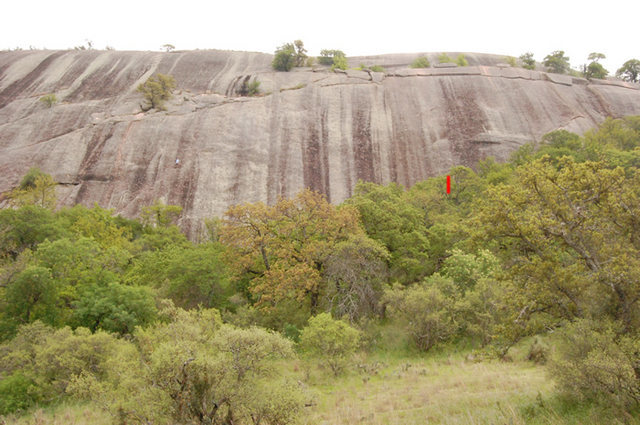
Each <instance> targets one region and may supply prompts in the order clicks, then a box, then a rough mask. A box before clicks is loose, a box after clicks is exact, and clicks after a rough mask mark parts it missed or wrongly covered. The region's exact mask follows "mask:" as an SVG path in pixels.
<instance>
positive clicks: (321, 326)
mask: <svg viewBox="0 0 640 425" xmlns="http://www.w3.org/2000/svg"><path fill="white" fill-rule="evenodd" d="M360 338H361V334H360V331H358V330H357V329H355V328H353V327H351V326H349V324H348V323H346V322H344V321H342V320H334V319H333V318H331V315H330V314H329V313H321V314H318V315H317V316H315V317H312V318H311V319H309V326H307V327H306V328H304V329H303V330H302V333H301V334H300V345H301V346H302V348H303V349H304V350H305V351H307V352H308V353H309V354H311V355H313V356H317V357H320V358H321V359H322V361H323V362H324V363H325V364H326V365H327V366H329V368H330V369H331V371H332V372H333V374H334V375H335V376H338V375H339V374H340V372H342V370H344V368H345V367H346V366H347V365H348V364H349V362H350V361H351V358H352V356H353V354H354V353H355V351H356V349H357V348H358V346H359V343H360Z"/></svg>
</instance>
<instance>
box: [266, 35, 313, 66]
mask: <svg viewBox="0 0 640 425" xmlns="http://www.w3.org/2000/svg"><path fill="white" fill-rule="evenodd" d="M306 60H307V51H306V49H305V48H304V43H303V42H302V41H301V40H295V41H294V42H293V43H285V44H283V45H282V46H280V47H278V48H277V49H276V51H275V53H274V58H273V61H272V62H271V66H272V67H273V69H275V70H276V71H286V72H288V71H291V69H292V68H293V67H294V66H304V65H305V62H306Z"/></svg>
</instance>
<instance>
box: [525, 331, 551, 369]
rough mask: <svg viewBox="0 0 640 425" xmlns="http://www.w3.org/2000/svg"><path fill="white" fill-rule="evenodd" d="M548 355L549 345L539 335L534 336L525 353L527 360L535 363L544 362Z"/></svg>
mask: <svg viewBox="0 0 640 425" xmlns="http://www.w3.org/2000/svg"><path fill="white" fill-rule="evenodd" d="M548 357H549V346H548V345H547V344H545V343H544V341H542V339H541V338H540V337H539V336H536V337H535V338H534V340H533V342H532V343H531V346H530V347H529V353H528V354H527V360H530V361H532V362H534V363H537V364H545V363H546V362H547V358H548Z"/></svg>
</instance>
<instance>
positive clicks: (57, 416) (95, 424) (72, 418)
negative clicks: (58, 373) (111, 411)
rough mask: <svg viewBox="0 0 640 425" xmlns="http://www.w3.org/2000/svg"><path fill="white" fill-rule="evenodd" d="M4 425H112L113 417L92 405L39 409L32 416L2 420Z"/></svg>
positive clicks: (0, 422)
mask: <svg viewBox="0 0 640 425" xmlns="http://www.w3.org/2000/svg"><path fill="white" fill-rule="evenodd" d="M0 424H3V425H5V424H6V425H112V424H113V422H112V420H111V417H110V416H109V415H108V414H107V413H105V412H104V411H102V410H100V409H97V408H96V407H94V406H91V405H90V404H81V405H61V406H57V407H55V408H52V409H47V410H43V409H37V410H35V411H33V412H32V413H31V414H30V415H26V416H22V417H17V418H16V417H13V416H10V417H8V418H5V419H4V422H3V421H2V419H0Z"/></svg>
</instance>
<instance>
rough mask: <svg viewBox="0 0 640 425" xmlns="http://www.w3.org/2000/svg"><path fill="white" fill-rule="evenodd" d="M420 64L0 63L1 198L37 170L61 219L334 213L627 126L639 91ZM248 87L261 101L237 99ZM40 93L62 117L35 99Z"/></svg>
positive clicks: (6, 58)
mask: <svg viewBox="0 0 640 425" xmlns="http://www.w3.org/2000/svg"><path fill="white" fill-rule="evenodd" d="M417 56H422V54H420V55H417V54H414V55H408V54H407V55H383V56H376V57H362V58H352V59H351V66H358V65H359V64H360V63H365V64H366V65H367V66H369V65H374V64H377V65H381V66H384V67H385V69H386V71H387V72H386V74H382V73H378V72H366V71H351V70H350V71H347V72H344V73H332V72H330V71H329V70H328V69H315V70H312V69H310V68H300V69H295V70H294V72H289V73H281V72H273V71H272V70H271V68H270V63H271V59H272V56H271V55H267V54H261V53H247V52H229V51H191V52H172V53H153V52H115V51H21V52H3V53H0V176H1V178H0V193H2V192H6V191H8V190H10V189H11V188H13V187H14V186H15V185H16V184H17V183H18V182H19V180H20V178H21V176H22V175H24V173H25V172H26V171H27V170H28V169H29V167H31V166H34V165H37V166H39V167H40V168H41V169H43V170H44V171H46V172H48V173H50V174H52V175H53V176H54V177H55V178H56V179H57V180H58V181H59V182H61V185H60V186H59V195H60V199H61V203H62V204H63V205H72V204H75V203H83V204H86V205H92V204H93V203H94V202H97V203H98V204H100V205H101V206H103V207H107V208H114V209H115V210H116V211H117V212H120V213H122V214H123V215H125V216H135V215H136V214H138V213H139V211H140V208H141V207H142V206H144V205H148V204H150V203H152V202H153V200H154V199H157V198H160V199H163V200H164V201H165V202H167V203H172V204H179V205H181V206H183V207H184V217H183V223H182V224H183V225H184V226H185V228H186V229H187V230H188V231H189V232H190V233H191V234H192V235H193V234H194V233H195V231H196V229H197V227H198V223H199V220H200V219H202V218H204V217H209V216H212V215H221V214H222V213H223V212H224V210H225V209H226V208H227V207H228V206H229V205H231V204H234V203H239V202H246V201H265V202H274V201H275V200H276V199H277V198H278V197H279V196H281V195H283V196H292V195H294V194H295V193H296V192H298V191H299V190H301V189H302V188H304V187H310V188H312V189H315V190H318V191H321V192H323V193H325V194H327V196H328V197H329V199H330V200H331V201H332V202H340V201H342V200H343V199H345V198H346V197H348V196H350V195H351V193H352V190H353V187H354V185H355V184H356V182H357V181H358V180H359V179H362V180H367V181H374V182H379V183H387V182H390V181H396V182H398V183H401V184H403V185H411V184H413V183H415V182H416V181H419V180H422V179H425V178H426V177H429V176H433V175H437V174H440V173H444V172H445V171H446V170H447V169H448V168H449V167H451V166H452V165H456V164H464V165H473V164H474V163H475V161H477V160H478V159H481V158H484V157H486V156H494V157H496V158H497V159H500V160H504V159H506V158H507V157H508V155H509V154H510V153H511V152H512V151H513V150H514V149H516V148H517V147H518V146H520V145H521V144H522V143H525V142H527V141H535V140H538V139H539V138H540V136H541V135H543V134H544V133H547V132H549V131H552V130H555V129H559V128H564V129H567V130H570V131H574V132H578V133H581V132H584V131H585V130H587V129H589V128H591V127H593V126H594V125H596V124H597V123H599V122H601V121H603V120H604V119H605V118H606V117H607V116H613V117H621V116H624V115H630V114H640V90H639V87H638V86H636V85H631V84H627V83H623V82H619V81H596V82H588V81H586V80H582V79H577V78H572V77H569V76H562V75H553V74H546V73H543V72H538V71H528V70H524V69H521V68H505V67H504V66H498V65H499V64H500V63H501V62H502V61H504V58H503V57H500V56H491V55H475V54H467V60H468V61H469V63H470V65H471V66H468V67H464V68H427V69H409V68H408V64H410V63H411V62H412V61H413V59H415V58H416V57H417ZM436 56H437V55H436V54H433V55H431V56H430V57H429V59H430V60H432V62H435V61H436ZM154 73H163V74H171V75H173V76H174V77H175V79H176V81H177V86H178V89H177V90H176V91H175V96H174V98H173V99H172V100H171V101H170V102H169V103H168V105H167V107H168V110H167V111H166V112H153V111H150V112H146V113H142V112H141V108H140V103H141V102H142V98H141V96H140V94H139V93H137V92H136V87H137V86H138V84H140V83H141V82H144V81H145V80H146V79H147V78H148V77H149V76H151V75H153V74H154ZM254 79H257V80H259V81H260V82H261V89H262V91H263V92H264V93H268V94H265V95H263V96H261V97H253V98H246V97H238V96H237V91H238V90H239V88H240V87H241V85H242V82H243V81H250V80H254ZM48 93H55V94H56V96H57V98H58V99H60V103H58V104H56V105H55V106H53V107H52V108H47V107H46V106H45V105H44V104H42V102H39V101H38V99H39V98H40V97H41V96H43V95H45V94H48ZM176 159H179V160H180V163H179V165H176V163H175V162H176Z"/></svg>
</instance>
